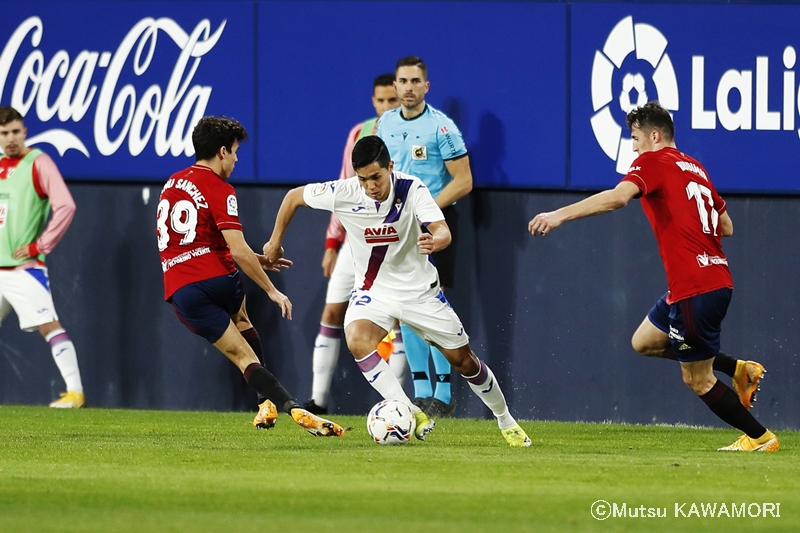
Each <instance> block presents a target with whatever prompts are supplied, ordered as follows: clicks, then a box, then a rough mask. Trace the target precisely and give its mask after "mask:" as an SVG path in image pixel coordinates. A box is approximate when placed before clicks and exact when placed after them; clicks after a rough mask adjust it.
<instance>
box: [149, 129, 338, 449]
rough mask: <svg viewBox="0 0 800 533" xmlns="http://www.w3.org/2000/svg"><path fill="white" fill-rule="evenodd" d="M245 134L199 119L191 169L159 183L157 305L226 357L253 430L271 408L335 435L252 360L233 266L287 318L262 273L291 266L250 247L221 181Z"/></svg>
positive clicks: (271, 416) (255, 356) (256, 354)
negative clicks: (251, 410) (246, 389)
mask: <svg viewBox="0 0 800 533" xmlns="http://www.w3.org/2000/svg"><path fill="white" fill-rule="evenodd" d="M246 139H247V132H246V131H245V129H244V127H243V126H242V125H241V124H239V122H237V121H235V120H233V119H229V118H226V117H204V118H202V119H201V120H200V121H199V122H198V123H197V126H195V129H194V131H193V132H192V144H193V145H194V149H195V157H196V163H195V164H194V165H192V166H190V167H189V168H187V169H184V170H181V171H180V172H177V173H176V174H174V175H173V176H172V177H170V179H169V180H168V181H167V183H166V184H164V187H163V189H162V190H161V196H160V197H159V201H158V212H157V215H156V235H157V237H158V250H159V252H160V254H161V268H162V270H163V272H164V299H165V300H166V301H167V302H170V303H171V304H172V307H173V309H174V310H175V314H176V315H177V316H178V318H179V319H180V321H181V322H183V324H184V325H186V327H187V328H189V330H191V331H192V332H193V333H196V334H197V335H200V336H201V337H204V338H205V339H206V340H208V342H210V343H212V344H213V345H214V346H215V347H216V348H217V349H218V350H219V351H221V352H222V353H223V354H225V356H226V357H227V358H228V359H230V360H231V361H232V362H233V363H234V364H235V365H236V366H237V367H238V368H239V370H241V371H242V374H243V375H244V378H245V380H246V381H247V383H248V384H249V385H250V386H251V387H252V388H253V389H255V391H256V392H257V393H258V395H259V401H260V408H259V412H258V414H257V415H256V417H255V419H254V420H253V425H254V426H255V427H257V428H265V429H269V428H271V427H273V426H274V425H275V420H276V419H277V417H278V409H277V407H276V405H275V404H277V406H279V407H280V408H281V409H282V410H283V411H284V412H286V413H287V414H289V415H290V416H291V417H292V419H293V420H294V421H295V422H296V423H297V424H298V425H300V426H301V427H303V428H304V429H306V430H308V431H309V432H310V433H311V434H313V435H318V436H342V435H344V429H343V428H342V427H341V426H339V425H338V424H335V423H333V422H331V421H329V420H325V419H324V418H320V417H318V416H316V415H314V414H312V413H309V412H308V411H306V410H305V409H302V408H300V407H299V406H298V404H297V402H296V401H295V399H294V398H293V397H292V396H291V395H290V394H289V393H288V392H287V391H286V389H284V388H283V386H282V385H281V384H280V383H279V382H278V380H277V379H276V378H275V376H273V375H272V374H271V373H270V372H269V371H268V370H267V369H265V368H264V367H263V366H262V364H261V363H260V361H259V358H260V356H261V341H260V339H259V335H258V332H257V331H256V330H255V328H254V327H253V325H252V324H251V323H250V320H249V318H248V317H247V311H246V309H245V299H244V288H243V286H242V281H241V278H240V277H239V272H238V271H237V270H236V265H239V268H241V269H242V271H244V273H245V274H247V276H248V277H250V279H252V280H253V281H255V282H256V284H258V286H259V287H261V289H263V290H264V292H266V293H267V296H269V298H270V299H271V300H272V301H273V302H275V303H276V304H278V306H279V307H280V308H281V314H282V315H283V316H284V317H287V318H289V319H291V318H292V303H291V302H290V301H289V299H288V298H287V297H286V296H285V295H283V294H282V293H281V292H280V291H278V290H277V289H276V288H275V286H274V285H273V284H272V282H271V281H270V279H269V277H268V276H267V274H266V273H265V269H266V270H272V271H275V270H278V269H281V268H287V267H288V266H290V265H291V262H290V261H287V260H285V259H283V258H280V259H277V260H275V261H272V262H270V261H267V260H266V258H264V256H259V255H257V254H256V253H255V252H253V250H251V249H250V246H248V244H247V242H246V241H245V239H244V233H243V232H242V224H241V222H239V207H238V203H237V200H236V192H235V191H234V189H233V187H232V186H231V185H230V184H229V183H228V181H227V180H228V178H230V176H231V173H232V172H233V168H234V166H235V165H236V162H237V161H238V159H239V158H238V151H239V143H240V142H242V141H244V140H246Z"/></svg>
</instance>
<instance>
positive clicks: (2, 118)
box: [0, 106, 25, 126]
mask: <svg viewBox="0 0 800 533" xmlns="http://www.w3.org/2000/svg"><path fill="white" fill-rule="evenodd" d="M15 120H21V121H22V123H23V124H24V123H25V119H23V118H22V115H20V114H19V111H17V110H16V109H14V108H13V107H11V106H3V107H0V126H5V125H6V124H8V123H9V122H14V121H15Z"/></svg>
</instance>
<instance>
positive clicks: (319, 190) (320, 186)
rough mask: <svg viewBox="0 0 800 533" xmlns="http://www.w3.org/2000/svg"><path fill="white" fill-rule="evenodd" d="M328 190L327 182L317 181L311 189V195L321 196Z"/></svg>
mask: <svg viewBox="0 0 800 533" xmlns="http://www.w3.org/2000/svg"><path fill="white" fill-rule="evenodd" d="M327 190H328V184H327V183H317V184H316V185H314V188H313V189H312V190H311V196H319V195H320V194H323V193H324V192H325V191H327Z"/></svg>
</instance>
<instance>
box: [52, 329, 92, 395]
mask: <svg viewBox="0 0 800 533" xmlns="http://www.w3.org/2000/svg"><path fill="white" fill-rule="evenodd" d="M45 340H46V341H47V343H48V344H49V345H50V353H52V354H53V360H54V361H55V362H56V366H57V367H58V370H59V371H60V372H61V377H62V378H64V382H65V383H66V384H67V391H73V392H78V393H82V392H83V383H82V382H81V371H80V369H79V368H78V354H77V353H76V352H75V345H73V344H72V341H71V340H70V339H69V335H67V332H66V331H64V330H63V329H57V330H55V331H51V332H50V333H49V334H48V335H47V337H45Z"/></svg>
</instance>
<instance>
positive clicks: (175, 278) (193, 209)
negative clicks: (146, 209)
mask: <svg viewBox="0 0 800 533" xmlns="http://www.w3.org/2000/svg"><path fill="white" fill-rule="evenodd" d="M224 229H236V230H241V229H242V224H241V223H240V222H239V209H238V204H237V202H236V192H235V191H234V189H233V187H232V186H231V185H230V184H229V183H228V182H226V181H225V180H223V179H222V178H220V177H219V176H218V175H217V174H216V173H215V172H214V171H212V170H211V169H210V168H208V167H204V166H200V165H192V166H191V167H189V168H187V169H185V170H181V171H180V172H177V173H175V174H173V175H172V177H170V179H169V180H168V181H167V183H166V184H164V188H163V189H161V196H160V197H159V199H158V213H157V215H156V235H157V236H158V251H159V252H160V254H161V269H162V270H163V272H164V299H166V300H169V298H170V297H171V296H172V294H173V293H174V292H175V291H176V290H178V289H180V288H181V287H183V286H185V285H188V284H189V283H194V282H196V281H202V280H205V279H209V278H214V277H217V276H224V275H226V274H231V273H233V272H235V271H236V265H235V263H234V262H233V257H232V256H231V252H230V249H229V248H228V244H227V242H225V237H223V235H222V230H224Z"/></svg>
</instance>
